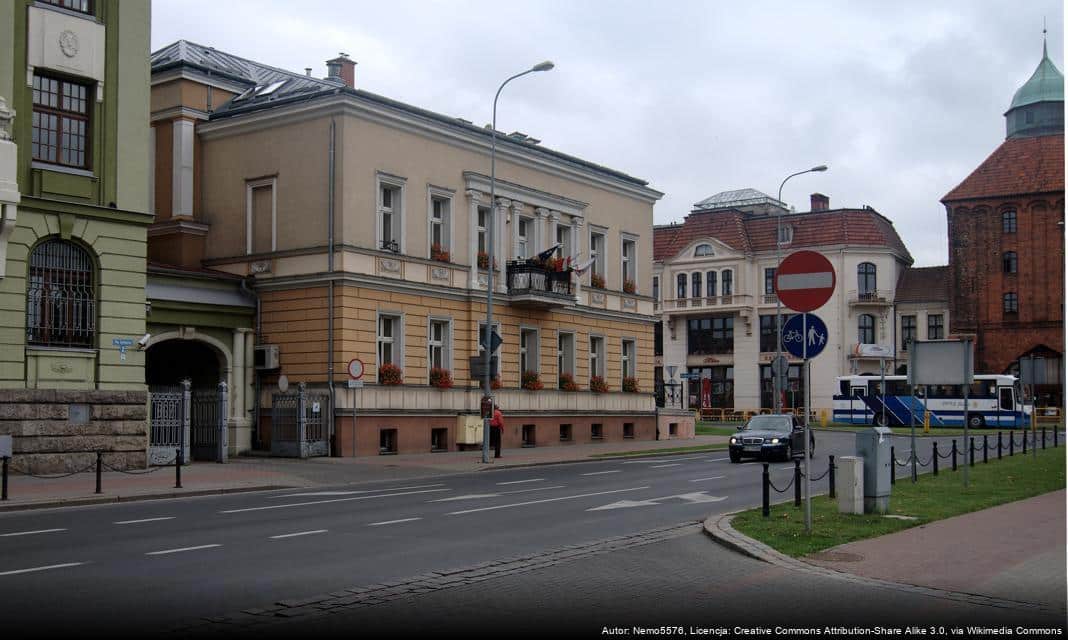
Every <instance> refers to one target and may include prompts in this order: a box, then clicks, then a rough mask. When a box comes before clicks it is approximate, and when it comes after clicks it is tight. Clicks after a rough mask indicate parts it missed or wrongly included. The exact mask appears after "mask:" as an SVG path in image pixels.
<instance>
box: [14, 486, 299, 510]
mask: <svg viewBox="0 0 1068 640" xmlns="http://www.w3.org/2000/svg"><path fill="white" fill-rule="evenodd" d="M299 488H301V487H294V486H291V485H274V484H270V485H261V486H254V487H234V488H229V489H193V490H190V491H177V490H176V491H169V492H166V493H145V494H140V495H129V496H101V497H99V498H98V497H90V498H61V499H58V500H47V501H46V500H42V501H38V502H23V503H19V504H0V513H3V512H9V511H31V510H35V509H57V508H61V507H81V506H87V505H94V504H114V503H119V502H141V501H143V500H167V499H172V498H191V497H196V496H213V495H222V494H227V493H252V492H255V491H277V490H279V489H299Z"/></svg>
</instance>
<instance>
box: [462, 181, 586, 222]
mask: <svg viewBox="0 0 1068 640" xmlns="http://www.w3.org/2000/svg"><path fill="white" fill-rule="evenodd" d="M463 177H464V184H465V185H466V187H467V188H468V189H476V190H479V191H482V192H483V193H489V183H490V179H489V176H486V175H482V174H481V173H478V172H475V171H464V173H463ZM497 193H498V194H503V195H504V197H507V198H511V199H515V200H522V201H523V202H525V203H527V204H529V205H530V206H532V207H535V208H536V209H537V208H541V209H547V210H550V211H551V210H560V211H563V212H564V213H567V214H568V215H571V216H579V217H580V216H583V215H585V211H586V207H588V206H590V205H589V203H587V202H582V201H581V200H575V199H573V198H568V197H566V196H560V195H556V194H554V193H549V192H547V191H541V190H540V189H532V188H530V187H525V186H523V185H521V184H516V183H514V182H507V181H505V180H500V179H498V180H497Z"/></svg>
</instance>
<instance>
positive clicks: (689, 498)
mask: <svg viewBox="0 0 1068 640" xmlns="http://www.w3.org/2000/svg"><path fill="white" fill-rule="evenodd" d="M672 498H678V499H680V500H684V501H686V502H688V503H690V504H701V503H705V502H722V501H723V500H726V499H727V496H710V495H708V494H706V493H705V492H704V491H700V492H697V493H680V494H678V495H674V496H664V497H662V498H649V499H648V500H620V501H619V502H613V503H612V504H605V505H601V506H599V507H593V508H592V509H586V511H608V510H610V509H629V508H631V507H653V506H657V505H659V504H660V502H659V501H660V500H671V499H672Z"/></svg>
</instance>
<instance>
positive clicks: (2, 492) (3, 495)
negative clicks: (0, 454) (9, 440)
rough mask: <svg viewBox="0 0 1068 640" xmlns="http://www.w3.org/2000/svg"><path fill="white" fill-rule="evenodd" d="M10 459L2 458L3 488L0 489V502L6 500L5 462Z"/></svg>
mask: <svg viewBox="0 0 1068 640" xmlns="http://www.w3.org/2000/svg"><path fill="white" fill-rule="evenodd" d="M8 460H11V458H9V457H7V456H4V471H3V476H4V479H3V488H2V489H0V500H7V462H8Z"/></svg>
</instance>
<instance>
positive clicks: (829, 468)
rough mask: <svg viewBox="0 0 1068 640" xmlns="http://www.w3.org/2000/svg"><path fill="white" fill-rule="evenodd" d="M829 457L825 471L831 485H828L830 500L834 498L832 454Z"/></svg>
mask: <svg viewBox="0 0 1068 640" xmlns="http://www.w3.org/2000/svg"><path fill="white" fill-rule="evenodd" d="M829 457H830V462H829V465H830V466H828V467H827V471H828V474H827V475H828V476H829V477H830V479H829V480H828V482H829V483H830V485H831V486H830V495H831V500H834V498H835V495H834V456H829Z"/></svg>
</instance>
